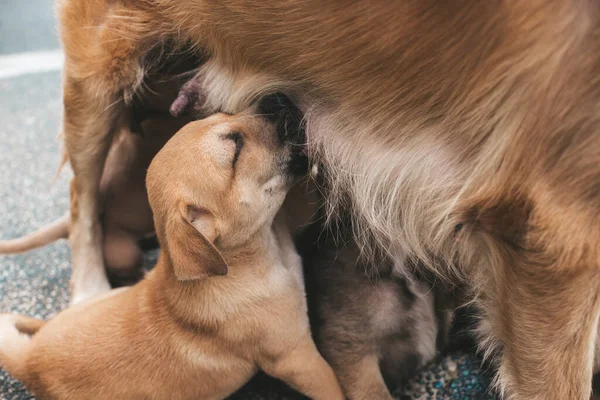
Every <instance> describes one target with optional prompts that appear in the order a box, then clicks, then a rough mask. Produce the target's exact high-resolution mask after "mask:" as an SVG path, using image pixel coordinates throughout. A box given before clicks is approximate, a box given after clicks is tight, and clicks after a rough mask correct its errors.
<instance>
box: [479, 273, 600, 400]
mask: <svg viewBox="0 0 600 400" xmlns="http://www.w3.org/2000/svg"><path fill="white" fill-rule="evenodd" d="M535 268H538V270H537V271H535V270H534V269H535ZM539 268H540V267H539V266H535V265H519V266H514V267H513V268H510V271H507V274H506V282H505V283H504V284H503V285H501V287H500V288H499V290H500V292H499V294H498V299H499V301H498V304H497V306H496V308H495V309H492V310H491V312H490V315H491V316H492V319H493V317H494V316H496V318H497V319H498V320H497V321H496V323H493V322H492V324H491V329H492V331H495V332H498V333H499V334H500V340H501V342H502V344H503V352H502V357H501V363H500V370H499V374H498V384H499V387H500V389H501V390H502V391H503V392H504V393H505V395H506V396H505V397H506V398H507V399H510V400H513V399H518V400H525V399H527V400H542V399H543V400H559V399H573V400H587V399H589V398H590V395H591V382H592V369H593V363H594V347H595V341H596V337H597V327H598V318H599V313H600V301H599V296H600V275H599V274H598V273H597V272H596V271H594V270H590V269H578V270H573V271H566V272H564V271H563V272H561V271H559V270H557V268H556V267H553V266H544V267H543V268H544V270H539ZM545 268H547V269H545Z"/></svg>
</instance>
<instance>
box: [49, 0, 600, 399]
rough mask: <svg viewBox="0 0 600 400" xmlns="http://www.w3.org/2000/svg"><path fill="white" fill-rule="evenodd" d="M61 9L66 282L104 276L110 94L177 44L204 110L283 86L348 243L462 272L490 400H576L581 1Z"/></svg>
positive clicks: (598, 146) (586, 146) (596, 174)
mask: <svg viewBox="0 0 600 400" xmlns="http://www.w3.org/2000/svg"><path fill="white" fill-rule="evenodd" d="M59 15H60V19H61V35H62V39H63V42H64V44H65V51H66V54H67V63H66V71H65V88H64V89H65V123H64V129H65V140H66V145H67V150H68V153H69V159H70V161H71V163H72V165H73V168H74V171H75V179H76V190H77V192H78V194H79V207H78V210H77V211H73V212H74V213H76V217H75V218H73V221H74V227H73V230H72V232H73V234H72V238H71V241H72V244H73V252H74V254H73V257H74V275H73V282H74V290H75V294H76V295H81V296H84V295H82V294H81V293H87V292H86V288H85V285H86V282H88V284H89V282H93V281H94V279H102V276H101V271H102V268H101V266H102V258H101V254H100V252H99V249H100V248H101V246H100V239H101V235H100V227H99V225H98V223H97V215H98V210H99V205H98V203H97V200H96V197H95V193H96V191H97V186H98V182H99V179H100V173H101V170H102V164H103V160H104V158H105V156H106V152H107V149H108V144H109V143H110V136H111V132H112V131H113V128H114V127H115V126H118V125H119V124H121V123H123V121H124V120H126V119H127V116H126V108H125V107H124V103H123V100H125V101H127V100H128V99H129V98H130V97H131V93H132V92H133V91H135V89H136V85H137V84H138V83H139V82H140V80H141V77H142V76H143V73H144V70H145V65H144V55H145V54H147V53H148V52H149V51H150V49H151V48H153V47H156V46H161V43H164V42H165V41H167V40H174V41H175V42H176V43H181V44H183V43H186V44H187V43H190V42H191V43H192V44H193V45H195V46H196V47H197V48H198V49H202V50H205V51H207V52H208V53H209V55H210V59H209V61H208V62H207V63H206V64H205V66H204V67H202V69H201V71H200V75H199V77H198V79H199V80H200V81H201V82H202V86H203V88H202V90H204V91H206V102H205V104H204V106H205V108H208V109H211V108H212V109H223V110H226V111H237V110H239V109H243V108H244V107H245V105H247V104H248V103H249V102H250V101H251V99H252V98H254V97H256V96H257V95H258V94H260V93H261V92H263V91H266V90H273V89H274V88H278V89H280V90H284V91H286V92H287V93H289V94H290V95H292V96H293V97H294V98H295V100H296V101H297V102H298V104H300V105H301V107H302V108H303V110H304V111H305V113H306V120H307V124H308V135H309V145H310V150H311V153H312V155H313V156H314V157H316V158H318V159H320V160H322V161H323V162H324V163H325V164H326V165H327V167H328V169H329V170H330V171H331V174H330V177H331V179H330V182H329V186H330V188H331V190H332V195H331V196H330V204H331V205H332V210H334V209H335V206H336V203H338V202H340V201H342V200H343V199H345V198H346V196H348V198H349V199H350V203H351V204H350V206H351V208H352V212H353V214H354V217H355V220H356V223H357V226H358V229H357V230H358V233H359V235H358V236H357V237H358V238H360V237H361V236H362V235H361V233H364V232H367V233H368V234H367V236H368V237H375V238H376V240H377V242H378V245H379V246H380V247H381V248H383V249H385V250H386V251H388V253H389V254H390V255H391V256H392V257H398V258H402V257H405V256H407V255H410V256H412V257H418V258H420V259H423V260H424V261H425V262H426V264H429V267H430V268H431V269H433V270H435V271H436V272H437V273H439V274H440V275H441V276H444V277H448V278H451V277H455V276H458V277H460V278H463V279H464V280H465V281H466V282H467V284H468V285H469V286H470V287H471V288H472V295H473V296H474V298H475V300H476V302H477V304H478V306H479V308H480V309H481V310H482V312H483V313H484V320H483V321H484V322H483V323H482V326H481V333H482V340H483V341H482V344H483V345H484V347H485V350H486V351H490V352H494V353H495V354H497V356H498V360H499V363H500V364H499V365H500V369H499V373H498V384H499V385H498V387H499V388H500V389H501V391H502V392H503V393H504V395H505V397H506V398H509V399H537V400H540V399H544V400H546V399H586V400H587V399H588V398H589V393H590V382H591V375H592V367H593V361H594V347H595V346H594V343H595V341H596V336H597V327H598V319H599V318H598V317H599V313H600V304H599V303H600V299H599V293H600V276H599V272H600V271H599V263H600V254H599V251H600V250H599V249H600V231H599V230H600V225H599V224H598V217H599V214H600V206H599V204H600V191H599V190H598V188H599V187H600V167H599V166H600V162H599V161H600V143H599V142H600V136H599V130H600V90H599V88H600V84H599V83H600V82H599V77H600V74H599V71H600V8H599V7H598V5H597V4H596V2H593V1H590V0H566V1H558V0H551V1H548V0H531V1H511V0H506V1H485V2H481V1H475V0H473V1H468V0H467V1H434V0H424V1H423V0H405V1H401V2H398V1H397V2H388V1H383V0H381V1H379V0H378V1H375V2H372V1H371V2H365V1H357V0H356V1H354V0H351V1H341V0H326V1H317V0H309V1H299V0H284V1H279V2H276V3H272V2H262V1H258V0H235V1H234V0H229V1H227V0H226V1H212V0H186V1H173V0H146V1H128V0H121V1H109V0H89V1H83V0H63V1H62V2H61V6H60V8H59ZM438 258H441V259H443V260H446V262H445V263H441V264H440V263H435V262H434V260H436V259H438ZM456 261H458V263H455V262H456ZM83 265H89V266H91V267H90V268H84V267H83ZM456 265H459V266H460V268H458V267H455V266H456Z"/></svg>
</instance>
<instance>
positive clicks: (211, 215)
mask: <svg viewBox="0 0 600 400" xmlns="http://www.w3.org/2000/svg"><path fill="white" fill-rule="evenodd" d="M303 144H304V133H303V128H302V126H301V115H300V113H299V111H298V110H297V109H296V108H295V107H294V106H293V104H292V103H291V102H290V101H289V100H288V99H287V98H286V97H285V96H283V95H280V94H275V95H270V96H266V97H265V98H263V99H261V100H260V101H259V102H258V104H256V105H254V106H252V107H250V108H249V109H247V110H245V111H243V112H241V113H239V114H235V115H226V114H215V115H213V116H211V117H208V118H206V119H203V120H200V121H195V122H192V123H190V124H188V125H186V126H185V127H183V128H182V129H181V130H180V131H179V132H178V133H177V134H176V135H175V136H174V137H173V138H172V139H171V140H169V142H168V143H167V144H166V145H165V146H164V147H163V149H162V150H161V151H160V152H159V153H158V154H157V155H156V157H155V158H154V160H153V161H152V163H151V165H150V168H149V170H148V175H147V186H148V196H149V199H150V204H151V206H152V210H153V212H154V220H155V225H156V230H157V234H158V238H159V241H160V243H161V246H162V248H163V251H164V252H165V253H166V256H167V257H169V258H170V260H171V261H172V263H173V267H174V270H175V274H176V275H177V277H178V278H179V279H180V280H193V279H200V278H203V277H206V276H212V275H225V274H227V264H226V262H225V260H224V259H223V256H222V254H225V253H226V252H227V251H230V250H234V249H236V248H240V247H241V246H244V245H245V244H246V243H248V242H249V241H250V239H251V238H252V237H253V236H254V235H256V233H257V232H258V231H260V230H261V229H265V228H269V227H270V225H271V224H272V221H273V218H274V217H275V214H276V213H277V211H278V210H279V208H280V206H281V204H282V203H283V200H284V198H285V196H286V193H287V191H288V189H289V188H290V186H291V184H292V183H293V181H294V177H295V175H297V174H298V173H301V172H305V170H306V159H305V158H304V157H303V155H302V146H303Z"/></svg>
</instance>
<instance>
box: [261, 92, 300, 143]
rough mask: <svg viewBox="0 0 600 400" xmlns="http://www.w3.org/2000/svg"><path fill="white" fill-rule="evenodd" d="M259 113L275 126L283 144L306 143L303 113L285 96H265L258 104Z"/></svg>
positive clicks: (279, 94) (277, 94)
mask: <svg viewBox="0 0 600 400" xmlns="http://www.w3.org/2000/svg"><path fill="white" fill-rule="evenodd" d="M257 112H258V113H259V114H261V115H263V116H264V117H265V118H267V120H269V121H270V122H271V123H273V124H275V127H276V129H277V135H278V137H279V139H280V140H281V141H282V142H283V143H288V144H294V145H304V144H305V143H306V135H305V130H304V123H303V121H302V113H301V112H300V110H299V109H298V107H296V105H295V104H294V103H293V102H292V101H291V100H290V99H289V98H288V97H287V96H286V95H285V94H283V93H273V94H270V95H267V96H264V97H263V98H262V99H261V100H260V102H259V103H258V109H257Z"/></svg>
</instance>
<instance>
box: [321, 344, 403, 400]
mask: <svg viewBox="0 0 600 400" xmlns="http://www.w3.org/2000/svg"><path fill="white" fill-rule="evenodd" d="M331 363H332V367H333V368H334V370H335V372H336V374H337V377H338V379H339V381H340V384H341V385H342V387H343V388H344V393H345V394H346V397H347V398H348V399H349V400H371V399H373V400H375V399H377V400H392V399H393V397H392V395H391V394H390V392H389V390H388V388H387V386H386V385H385V382H384V380H383V376H382V375H381V369H380V368H379V358H378V357H377V356H376V355H374V354H370V355H365V356H364V357H362V358H361V359H360V360H354V361H352V360H348V359H345V358H344V357H338V359H336V360H335V361H333V360H331Z"/></svg>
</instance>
